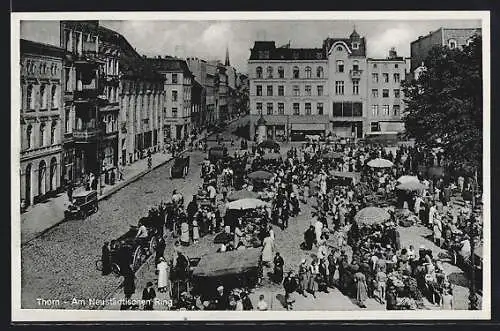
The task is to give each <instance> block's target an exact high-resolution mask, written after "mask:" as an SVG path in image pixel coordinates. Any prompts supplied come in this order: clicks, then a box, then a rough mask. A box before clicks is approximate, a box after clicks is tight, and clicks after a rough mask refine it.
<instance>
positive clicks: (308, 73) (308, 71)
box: [306, 67, 312, 78]
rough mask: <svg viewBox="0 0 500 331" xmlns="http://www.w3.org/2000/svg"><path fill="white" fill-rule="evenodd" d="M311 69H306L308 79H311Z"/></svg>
mask: <svg viewBox="0 0 500 331" xmlns="http://www.w3.org/2000/svg"><path fill="white" fill-rule="evenodd" d="M311 72H312V70H311V67H306V78H311Z"/></svg>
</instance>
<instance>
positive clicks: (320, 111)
mask: <svg viewBox="0 0 500 331" xmlns="http://www.w3.org/2000/svg"><path fill="white" fill-rule="evenodd" d="M316 110H317V111H318V115H323V103H322V102H318V103H317V104H316Z"/></svg>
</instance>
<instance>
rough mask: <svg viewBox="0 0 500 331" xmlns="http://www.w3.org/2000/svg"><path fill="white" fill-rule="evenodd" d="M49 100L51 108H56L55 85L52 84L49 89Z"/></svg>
mask: <svg viewBox="0 0 500 331" xmlns="http://www.w3.org/2000/svg"><path fill="white" fill-rule="evenodd" d="M50 100H51V101H50V102H51V104H52V106H51V107H52V108H57V85H52V89H51V90H50Z"/></svg>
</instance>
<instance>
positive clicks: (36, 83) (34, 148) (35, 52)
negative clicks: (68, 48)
mask: <svg viewBox="0 0 500 331" xmlns="http://www.w3.org/2000/svg"><path fill="white" fill-rule="evenodd" d="M20 47H21V82H20V83H21V100H22V101H21V112H20V113H21V137H20V138H21V150H20V157H21V169H20V171H21V199H22V200H24V202H25V204H26V205H31V204H34V203H37V202H38V201H41V200H43V199H44V198H45V197H46V196H47V195H49V194H50V193H54V192H56V191H58V190H59V189H60V187H61V185H62V182H61V168H62V167H61V155H62V147H61V141H62V133H63V130H62V125H61V116H60V114H61V112H62V109H63V101H62V94H63V90H62V87H63V84H62V81H61V77H62V71H63V58H64V54H65V51H64V49H61V48H58V47H55V46H51V45H46V44H41V43H37V42H33V41H28V40H23V39H21V45H20Z"/></svg>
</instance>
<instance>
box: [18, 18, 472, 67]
mask: <svg viewBox="0 0 500 331" xmlns="http://www.w3.org/2000/svg"><path fill="white" fill-rule="evenodd" d="M100 24H101V25H102V26H105V27H107V28H110V29H112V30H115V31H117V32H119V33H120V34H122V35H123V36H124V37H125V38H126V39H127V40H128V41H129V43H130V44H131V45H132V46H133V47H135V48H136V50H137V52H138V53H140V54H144V55H147V56H157V55H162V56H164V55H172V56H179V57H198V58H202V59H206V60H221V61H224V59H225V54H226V47H228V48H229V55H230V61H231V65H233V66H234V67H235V68H236V69H237V70H238V71H239V72H243V73H246V66H247V61H248V58H249V56H250V48H252V46H253V43H254V41H255V40H268V41H270V40H273V41H276V44H277V46H280V45H283V44H286V43H288V42H289V41H290V42H291V47H292V48H294V47H297V48H320V47H321V46H322V44H323V40H324V39H326V38H327V37H338V38H347V37H348V36H349V35H350V34H351V32H352V31H353V29H354V28H355V29H356V31H357V32H358V33H359V34H360V35H361V36H362V37H365V38H366V41H367V56H368V57H377V58H380V57H382V58H385V57H387V55H388V51H389V49H390V48H391V47H395V48H396V50H397V52H398V54H399V55H400V56H410V43H411V42H412V41H413V40H416V39H417V38H418V37H419V36H422V35H426V34H428V33H429V32H431V31H435V30H437V29H438V28H440V27H448V28H476V27H481V21H480V20H426V21H423V20H419V21H408V20H401V21H395V20H391V21H389V20H388V21H380V20H377V21H369V20H352V21H339V20H328V21H327V20H323V21H320V20H314V21H312V20H309V21H306V20H302V21H297V20H295V21H270V20H267V21H227V20H225V21H158V20H156V21H147V20H136V21H134V20H127V21H120V20H115V21H100ZM21 38H25V39H29V40H34V41H38V42H43V43H48V44H52V45H56V46H59V23H58V21H22V22H21Z"/></svg>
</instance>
